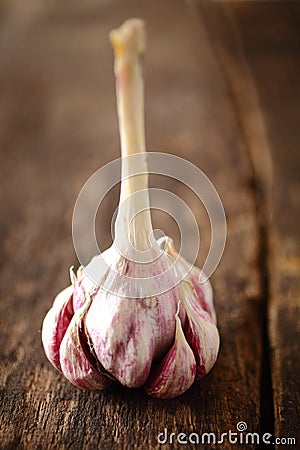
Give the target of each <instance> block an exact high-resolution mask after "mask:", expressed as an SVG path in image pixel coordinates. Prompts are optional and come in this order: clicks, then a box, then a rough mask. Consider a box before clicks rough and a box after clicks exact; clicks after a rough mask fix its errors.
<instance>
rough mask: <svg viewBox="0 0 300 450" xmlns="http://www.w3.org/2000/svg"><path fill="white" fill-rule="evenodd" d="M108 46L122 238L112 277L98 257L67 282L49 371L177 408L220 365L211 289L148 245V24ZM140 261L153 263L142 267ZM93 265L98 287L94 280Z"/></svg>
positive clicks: (48, 346)
mask: <svg viewBox="0 0 300 450" xmlns="http://www.w3.org/2000/svg"><path fill="white" fill-rule="evenodd" d="M110 39H111V42H112V44H113V47H114V50H115V74H116V90H117V100H118V115H119V124H120V136H121V148H122V156H123V157H124V159H123V160H122V183H121V194H120V208H119V211H118V215H117V220H116V227H115V235H116V238H115V241H114V243H113V245H112V247H111V248H110V249H107V250H106V251H105V252H104V253H103V254H102V255H101V258H104V260H105V261H106V263H107V268H105V270H104V269H103V268H102V269H101V270H100V269H99V270H98V267H100V264H99V265H98V262H100V259H99V258H100V256H95V257H94V258H93V259H92V260H91V262H90V263H89V265H88V266H87V267H86V268H83V267H80V268H79V270H78V271H77V274H76V275H75V274H74V273H73V272H72V271H71V272H70V276H71V283H72V284H71V286H69V287H68V288H66V289H65V290H64V291H62V292H61V293H60V294H58V296H57V297H56V300H55V301H54V304H53V306H52V308H51V309H50V311H49V312H48V313H47V315H46V317H45V319H44V323H43V329H42V342H43V346H44V349H45V353H46V356H47V358H48V359H49V361H50V362H51V363H52V364H53V365H54V366H55V367H56V368H57V369H58V370H60V371H62V372H63V374H64V375H65V377H66V378H67V379H68V380H69V381H70V382H71V383H72V384H74V385H75V386H77V387H79V388H82V389H88V390H95V389H97V390H98V389H99V390H101V389H106V388H108V387H109V386H110V385H111V383H112V382H113V381H118V382H120V383H121V384H123V385H124V386H127V387H130V388H136V387H141V386H144V388H145V390H146V392H147V393H148V394H149V395H151V396H153V397H160V398H172V397H176V396H178V395H181V394H182V393H183V392H185V391H186V390H187V389H188V388H189V387H190V386H191V385H192V383H193V382H194V380H195V379H199V378H201V377H202V376H203V375H205V374H206V373H208V372H209V371H210V370H211V368H212V366H213V365H214V363H215V361H216V359H217V355H218V351H219V343H220V341H219V333H218V330H217V327H216V314H215V310H214V305H213V297H212V289H211V285H210V282H209V281H206V282H205V283H202V282H201V281H202V279H203V277H202V278H201V272H200V270H199V269H198V268H196V267H193V268H192V269H191V270H190V271H189V270H187V267H189V265H188V263H187V262H186V261H185V260H184V258H182V257H181V256H180V255H178V254H177V253H176V251H175V249H174V246H173V243H172V239H171V238H168V237H165V238H163V239H162V240H159V241H158V242H156V240H155V239H152V240H151V239H150V236H151V234H152V232H153V229H152V223H151V215H150V207H149V195H148V173H147V161H146V157H145V155H146V154H145V134H144V113H143V79H142V68H141V60H142V54H143V52H144V49H145V29H144V24H143V22H142V21H141V20H140V19H131V20H129V21H127V22H125V23H124V24H123V25H122V26H121V27H120V28H119V29H117V30H114V31H113V32H111V34H110ZM135 154H141V158H139V160H138V169H139V170H138V173H139V174H138V175H136V172H135V169H136V167H133V163H132V161H133V160H132V159H130V156H131V155H135ZM135 194H139V195H138V196H136V195H135ZM138 197H139V198H138ZM138 202H141V204H142V206H143V208H142V209H140V210H139V209H138V206H139V205H138ZM122 205H123V207H122ZM124 205H126V207H124ZM136 210H139V211H140V212H138V214H136V215H135V214H134V213H135V211H136ZM131 219H132V220H131ZM120 249H121V250H122V251H120ZM136 254H142V255H146V256H147V258H150V259H146V260H145V261H137V260H135V255H136ZM175 263H176V264H175ZM91 265H93V268H94V269H95V270H94V272H93V273H94V274H96V279H91V277H90V276H89V275H88V273H89V271H88V270H87V269H88V268H89V267H91ZM101 267H102V266H101ZM133 280H134V281H133ZM139 280H140V281H139ZM145 280H148V283H145V282H144V281H145ZM153 293H155V294H153Z"/></svg>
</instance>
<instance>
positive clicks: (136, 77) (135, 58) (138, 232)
mask: <svg viewBox="0 0 300 450" xmlns="http://www.w3.org/2000/svg"><path fill="white" fill-rule="evenodd" d="M109 36H110V40H111V43H112V46H113V48H114V52H115V65H114V70H115V76H116V94H117V106H118V118H119V131H120V139H121V152H122V157H123V158H124V159H123V160H122V183H121V194H120V204H122V202H123V201H127V202H126V209H127V211H128V214H129V215H130V214H131V217H129V216H128V220H126V217H123V226H124V225H126V226H127V227H128V231H129V238H130V241H131V243H132V244H133V246H134V248H135V250H137V251H142V252H145V251H147V250H149V248H150V247H151V244H150V241H149V237H150V234H151V232H152V224H151V216H150V210H149V193H148V173H147V172H148V171H147V161H146V148H145V129H144V83H143V75H142V56H143V53H144V50H145V40H146V36H145V26H144V22H143V21H142V20H141V19H130V20H128V21H126V22H125V23H124V24H123V25H122V26H121V27H120V28H118V29H116V30H113V31H111V33H110V35H109ZM134 154H143V156H142V155H141V157H140V158H138V160H137V159H133V158H130V156H131V155H134ZM137 170H138V172H142V174H141V175H134V173H136V172H137ZM136 193H139V201H138V204H137V203H136V202H137V200H136V199H135V198H132V199H131V198H130V197H131V196H132V195H133V194H136ZM141 209H143V211H141V212H139V213H138V214H137V215H136V216H135V218H134V219H132V216H133V215H134V212H135V211H136V210H141ZM123 214H124V212H123ZM130 219H132V221H131V223H129V222H130ZM120 222H122V220H121V221H119V223H120ZM124 222H125V224H124ZM116 232H117V230H116ZM123 232H124V229H123Z"/></svg>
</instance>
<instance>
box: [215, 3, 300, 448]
mask: <svg viewBox="0 0 300 450" xmlns="http://www.w3.org/2000/svg"><path fill="white" fill-rule="evenodd" d="M299 18H300V5H299V3H297V2H283V3H275V4H272V5H271V4H270V3H268V2H261V3H260V6H259V7H257V6H256V5H254V4H251V2H244V3H243V4H241V3H238V4H237V3H228V4H226V5H224V6H223V7H221V8H218V13H217V14H214V13H213V12H212V11H211V12H210V14H209V19H208V20H209V25H210V29H211V30H213V32H212V36H213V37H214V44H215V48H216V52H217V54H218V57H219V59H220V61H221V64H222V68H223V71H224V74H225V76H226V78H227V80H228V83H229V86H230V89H231V92H232V95H233V99H234V102H235V104H236V108H237V111H238V113H239V116H240V117H241V125H242V128H243V130H244V135H245V137H246V142H247V145H248V149H249V154H250V155H251V159H252V162H253V166H254V171H255V175H256V180H257V183H256V190H257V200H258V202H259V204H260V207H259V211H260V216H261V220H262V226H263V231H264V233H263V236H262V237H263V238H264V239H265V241H266V242H265V249H266V252H265V256H264V260H265V265H266V268H267V269H268V270H267V272H268V295H269V301H268V306H267V311H268V319H269V324H268V331H269V338H270V346H271V367H272V383H273V392H274V414H275V436H277V437H279V438H280V437H283V438H288V437H291V438H296V439H297V441H298V442H299V421H300V417H299V416H300V414H299V395H300V385H299V375H300V366H299V358H298V355H297V353H298V352H299V342H300V336H299V322H300V286H299V269H300V262H299V248H300V245H299V243H300V241H299V228H300V227H299V225H300V223H299V192H300V186H299V169H300V161H299V144H300V134H299V124H298V121H299V114H300V106H299V105H300V102H299V26H298V24H299ZM216 23H217V24H218V27H217V26H216ZM262 406H263V405H262ZM279 447H280V445H278V448H279Z"/></svg>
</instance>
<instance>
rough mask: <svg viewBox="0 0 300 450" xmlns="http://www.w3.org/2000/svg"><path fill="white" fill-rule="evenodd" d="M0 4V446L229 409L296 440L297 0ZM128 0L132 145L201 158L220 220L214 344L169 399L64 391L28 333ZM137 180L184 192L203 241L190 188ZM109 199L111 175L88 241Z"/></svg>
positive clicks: (33, 329) (57, 249) (107, 441)
mask: <svg viewBox="0 0 300 450" xmlns="http://www.w3.org/2000/svg"><path fill="white" fill-rule="evenodd" d="M0 13H1V27H0V91H1V95H0V98H1V102H0V129H1V134H0V135H1V154H0V173H1V192H0V200H1V224H0V237H1V290H0V293H1V314H0V320H1V345H0V352H1V374H0V383H1V403H0V411H1V414H0V417H1V423H0V430H1V437H0V441H1V448H3V449H4V448H5V449H16V448H20V449H48V448H51V449H66V448H70V449H81V448H83V449H95V448H101V449H111V448H130V449H133V448H134V449H140V448H142V449H146V448H159V447H160V444H159V443H158V441H157V435H158V433H160V432H163V431H164V428H167V430H168V433H169V434H170V433H175V442H174V444H172V445H171V444H169V445H165V448H167V447H170V448H173V447H174V448H177V447H181V445H180V444H178V443H177V441H176V436H177V435H178V433H180V432H184V433H186V434H187V435H188V434H189V433H192V432H195V433H198V434H201V433H204V432H212V433H215V434H216V435H217V436H220V434H221V433H222V432H224V433H225V432H228V431H229V430H232V432H234V431H236V424H237V423H238V422H240V421H244V422H246V424H247V431H249V432H257V433H260V434H261V436H262V435H263V433H266V432H269V433H271V434H272V435H273V437H272V439H271V442H274V440H275V436H276V437H278V438H289V437H294V438H297V439H298V444H297V445H298V447H297V445H294V446H293V445H291V446H289V448H299V445H300V439H299V430H298V428H297V427H298V425H299V423H300V412H299V403H300V397H299V385H300V381H299V380H300V370H299V369H300V367H299V342H300V295H299V292H300V284H299V268H300V260H299V242H300V240H299V228H300V220H299V202H300V185H299V169H300V167H299V161H300V157H299V145H300V124H299V114H300V87H299V79H300V78H299V30H300V27H299V19H300V4H299V3H298V2H295V3H293V2H264V1H260V2H251V1H249V2H248V1H245V2H242V1H240V2H201V1H199V2H196V1H194V2H193V1H192V2H191V1H190V2H184V1H182V0H173V1H172V0H164V1H158V0H157V1H150V0H149V1H142V2H139V1H137V0H136V1H134V0H129V1H126V2H121V1H120V0H115V1H104V0H103V1H96V0H88V1H86V2H81V1H79V0H74V1H72V2H71V1H66V2H52V1H50V0H48V1H44V2H34V1H28V2H27V1H26V2H21V1H17V0H10V1H6V2H5V1H4V2H3V4H2V6H1V10H0ZM130 16H141V17H143V18H144V19H145V20H146V22H147V27H148V51H147V59H146V68H145V74H146V89H147V90H146V122H147V142H148V148H149V149H151V150H155V151H167V152H170V153H173V154H175V155H178V156H181V157H184V158H186V159H188V160H189V161H191V162H193V163H194V164H196V165H197V166H198V167H199V168H201V169H202V170H203V171H204V172H205V173H206V174H207V175H208V176H209V178H210V179H211V181H212V182H213V183H214V185H215V187H216V189H217V190H218V192H219V194H220V197H221V199H222V201H223V204H224V208H225V211H226V215H227V222H228V236H227V245H226V250H225V253H224V256H223V258H222V261H221V264H220V265H219V267H218V269H217V271H216V272H215V274H214V275H213V277H212V283H213V286H214V292H215V304H216V309H217V314H218V320H219V328H220V334H221V342H222V343H221V349H220V355H219V358H218V361H217V364H216V366H215V368H214V369H213V370H212V372H211V373H210V374H209V375H208V376H207V377H206V378H205V379H203V381H201V382H199V383H196V384H194V385H193V386H192V388H191V389H190V390H189V391H188V392H187V393H186V394H184V395H183V396H181V397H179V398H177V399H174V400H170V401H163V400H155V399H152V398H150V397H147V396H146V395H145V394H144V392H143V390H133V391H132V390H128V389H125V388H122V387H121V386H115V387H114V388H113V389H110V390H109V391H107V392H83V391H79V390H77V389H76V388H74V387H73V386H72V385H70V384H69V383H68V382H67V381H66V380H65V379H64V378H63V377H62V376H61V375H60V374H59V373H58V372H56V371H55V370H54V369H53V368H52V367H51V366H50V364H49V363H48V361H47V360H46V358H45V356H44V353H43V350H42V346H41V339H40V332H41V323H42V320H43V317H44V315H45V313H46V311H47V310H48V308H49V307H50V305H51V303H52V300H53V298H54V296H55V294H56V293H57V292H58V291H59V290H60V289H62V288H63V287H65V286H66V285H67V284H68V268H69V267H70V266H71V265H73V264H75V265H76V264H77V260H76V256H75V253H74V250H73V244H72V235H71V221H72V211H73V207H74V203H75V200H76V197H77V195H78V193H79V191H80V189H81V187H82V185H83V183H84V182H85V181H86V180H87V178H88V177H89V176H90V175H91V174H92V173H93V172H94V171H95V170H96V169H98V168H99V167H100V166H102V165H104V164H105V163H107V162H108V161H110V160H112V159H115V158H117V157H118V156H119V140H118V131H117V118H116V106H115V93H114V80H113V75H112V63H113V59H112V51H111V47H110V44H109V42H108V39H107V33H108V31H109V30H110V29H111V28H113V27H115V26H117V25H119V24H120V23H121V22H122V21H123V20H124V19H126V18H127V17H130ZM153 182H155V185H156V186H158V187H163V188H164V189H170V190H172V191H173V192H175V193H177V194H178V195H181V196H182V198H183V199H184V200H185V201H186V202H187V204H189V206H190V207H191V209H192V210H193V211H194V213H195V216H196V218H197V220H198V222H199V224H200V226H202V235H204V248H206V247H205V245H207V243H206V244H205V242H206V240H207V237H206V236H207V234H208V235H209V229H208V224H207V223H206V222H207V221H206V220H205V218H204V214H202V209H201V207H200V205H199V203H198V202H197V200H196V199H195V198H194V197H193V196H192V195H191V193H190V192H189V190H188V189H185V188H184V187H183V186H181V185H180V184H177V183H176V182H174V181H172V180H168V179H166V180H164V179H163V180H161V179H159V178H157V179H154V180H153ZM117 201H118V188H117V187H116V189H115V190H113V191H112V192H111V193H110V195H109V198H108V199H107V201H105V202H104V204H103V209H102V212H101V211H100V213H99V216H100V217H99V220H98V222H97V223H98V225H97V229H98V231H99V230H100V234H99V237H100V243H101V248H102V249H104V248H105V247H106V246H108V245H109V243H110V241H111V237H110V220H111V216H112V213H113V210H114V208H115V207H116V205H117ZM160 222H161V223H162V225H163V226H164V227H165V229H166V231H167V232H168V233H169V232H170V233H172V232H173V230H174V224H173V223H172V221H169V220H168V219H167V218H164V217H158V216H157V223H158V225H161V223H160ZM208 237H209V236H208ZM199 258H200V259H201V255H200V256H199ZM200 259H199V261H200ZM244 435H245V433H244ZM189 447H194V446H193V445H191V444H190V445H186V448H189ZM255 447H257V446H256V445H255V444H253V445H252V444H249V445H248V446H246V445H245V444H234V445H233V444H232V443H229V442H228V440H227V441H226V439H225V441H224V443H223V444H222V445H221V444H220V445H219V446H216V448H224V449H225V448H228V449H229V448H255ZM267 447H268V448H274V446H272V445H268V446H267ZM279 447H280V448H284V447H283V446H282V445H281V446H280V445H278V448H279ZM198 448H200V447H199V446H198ZM201 448H212V446H211V445H208V444H206V445H204V446H203V447H201ZM259 448H262V445H261V446H260V447H259Z"/></svg>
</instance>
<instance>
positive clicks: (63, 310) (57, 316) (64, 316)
mask: <svg viewBox="0 0 300 450" xmlns="http://www.w3.org/2000/svg"><path fill="white" fill-rule="evenodd" d="M73 291H74V286H73V285H71V286H68V287H67V288H66V289H64V290H63V291H61V292H60V293H59V294H58V295H57V296H56V298H55V300H54V303H53V306H52V308H51V309H50V310H49V311H48V313H47V314H46V316H45V319H44V321H43V326H42V343H43V347H44V350H45V354H46V356H47V358H48V359H49V361H50V362H51V363H52V364H53V366H54V367H55V368H56V369H57V370H59V371H61V366H60V361H59V353H60V350H59V348H60V344H61V341H62V339H63V337H64V334H65V332H66V330H67V328H68V326H69V324H70V322H71V319H72V316H73V314H74V311H73Z"/></svg>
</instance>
